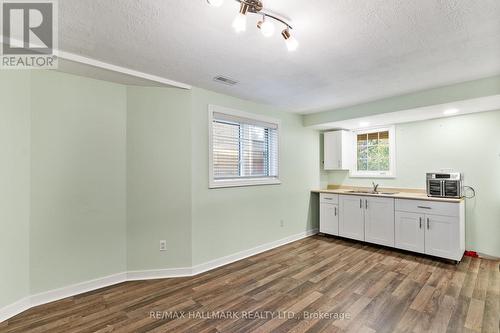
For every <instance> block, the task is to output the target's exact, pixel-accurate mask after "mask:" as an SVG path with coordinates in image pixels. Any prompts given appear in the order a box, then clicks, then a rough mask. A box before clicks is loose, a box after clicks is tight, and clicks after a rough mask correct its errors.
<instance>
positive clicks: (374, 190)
mask: <svg viewBox="0 0 500 333" xmlns="http://www.w3.org/2000/svg"><path fill="white" fill-rule="evenodd" d="M372 184H373V193H378V185H379V184H375V182H374V181H372Z"/></svg>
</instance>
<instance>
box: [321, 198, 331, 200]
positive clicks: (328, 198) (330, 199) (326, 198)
mask: <svg viewBox="0 0 500 333" xmlns="http://www.w3.org/2000/svg"><path fill="white" fill-rule="evenodd" d="M323 199H324V200H333V198H323Z"/></svg>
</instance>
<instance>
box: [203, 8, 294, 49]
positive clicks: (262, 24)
mask: <svg viewBox="0 0 500 333" xmlns="http://www.w3.org/2000/svg"><path fill="white" fill-rule="evenodd" d="M235 1H237V2H238V3H240V12H239V13H238V15H236V17H235V18H234V20H233V28H234V30H235V31H236V32H237V33H240V32H243V31H246V28H247V13H252V14H258V15H261V16H262V20H260V21H259V22H258V23H257V28H259V29H260V31H261V32H262V35H264V36H265V37H271V36H272V35H273V34H274V31H275V26H274V24H273V23H272V22H271V21H270V20H269V19H272V20H274V21H276V22H279V23H281V24H283V25H284V26H285V29H284V30H283V31H282V33H281V35H282V36H283V38H284V39H285V44H286V47H287V49H288V51H295V50H296V49H297V48H298V47H299V42H298V41H297V39H295V37H294V36H292V34H291V30H292V29H293V28H292V26H291V25H290V23H288V22H287V21H288V19H285V18H282V17H280V16H281V15H277V14H274V13H272V12H270V11H268V10H265V9H264V5H263V4H262V1H261V0H235ZM207 3H208V4H209V5H211V6H214V7H219V6H220V5H222V3H223V0H207Z"/></svg>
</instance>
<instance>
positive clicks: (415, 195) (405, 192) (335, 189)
mask: <svg viewBox="0 0 500 333" xmlns="http://www.w3.org/2000/svg"><path fill="white" fill-rule="evenodd" d="M359 190H361V191H371V190H372V189H371V188H367V187H355V186H337V185H329V186H328V188H327V189H324V190H312V191H311V192H312V193H333V194H343V195H360V196H372V197H381V198H395V199H410V200H427V201H438V202H454V203H459V202H461V201H463V200H464V199H463V198H461V199H455V198H436V197H428V196H427V193H426V191H425V190H421V189H405V188H380V189H379V190H378V191H379V192H389V193H394V194H373V193H352V192H350V191H359Z"/></svg>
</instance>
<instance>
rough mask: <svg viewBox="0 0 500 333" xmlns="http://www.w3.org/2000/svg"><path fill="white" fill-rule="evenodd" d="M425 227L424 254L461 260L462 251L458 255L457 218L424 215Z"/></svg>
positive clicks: (458, 234)
mask: <svg viewBox="0 0 500 333" xmlns="http://www.w3.org/2000/svg"><path fill="white" fill-rule="evenodd" d="M425 225H426V227H425V253H426V254H430V255H433V256H436V257H443V258H450V259H455V258H460V259H461V258H462V255H463V253H464V251H462V252H461V253H460V221H459V218H458V217H455V216H440V215H426V216H425ZM464 250H465V249H464ZM455 260H459V259H455Z"/></svg>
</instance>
